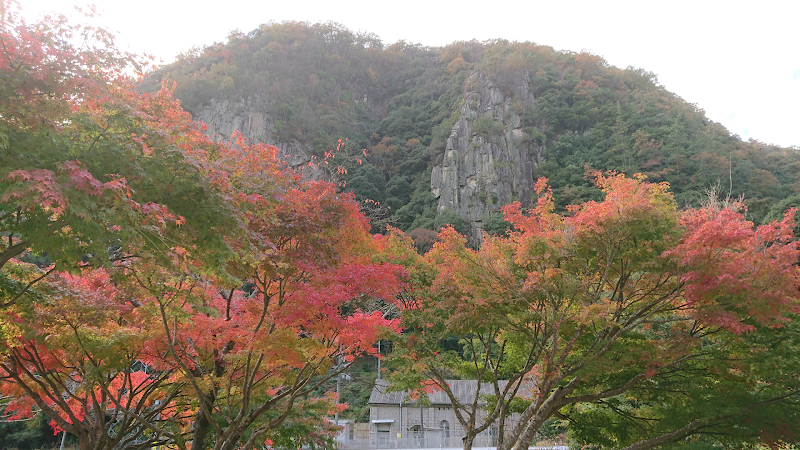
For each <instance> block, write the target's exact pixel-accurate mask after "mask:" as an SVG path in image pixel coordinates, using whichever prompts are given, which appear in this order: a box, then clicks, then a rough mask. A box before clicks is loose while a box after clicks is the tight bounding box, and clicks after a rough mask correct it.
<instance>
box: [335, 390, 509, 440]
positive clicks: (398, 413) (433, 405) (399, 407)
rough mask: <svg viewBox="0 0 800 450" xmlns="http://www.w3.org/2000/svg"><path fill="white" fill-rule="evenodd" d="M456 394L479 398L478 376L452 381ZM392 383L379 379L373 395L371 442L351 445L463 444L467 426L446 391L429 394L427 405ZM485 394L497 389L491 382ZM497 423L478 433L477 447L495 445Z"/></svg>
mask: <svg viewBox="0 0 800 450" xmlns="http://www.w3.org/2000/svg"><path fill="white" fill-rule="evenodd" d="M448 384H449V385H450V389H451V390H452V391H453V394H454V395H455V396H456V398H458V399H459V400H460V401H461V402H462V403H471V402H472V401H473V400H474V399H475V392H476V388H477V387H478V382H477V381H476V380H450V381H448ZM388 388H389V383H387V382H386V381H385V380H377V382H376V383H375V387H374V388H373V389H372V394H371V395H370V397H369V405H370V423H369V442H368V443H367V442H362V443H360V444H359V443H356V442H353V443H352V444H353V445H348V447H350V448H356V447H362V448H367V447H368V448H389V449H391V448H397V449H403V448H461V447H462V446H463V443H462V438H463V437H464V430H463V429H462V427H461V424H460V423H459V422H458V419H457V418H456V416H455V413H454V412H453V407H452V406H451V404H450V400H449V399H448V397H447V394H445V393H444V392H443V391H434V392H432V393H430V394H428V400H429V404H428V405H427V406H423V405H421V404H419V403H417V402H414V401H411V400H409V398H408V392H405V391H399V392H389V389H388ZM480 393H481V394H484V393H485V394H491V393H494V390H493V389H492V387H491V385H490V384H488V383H482V384H481V391H480ZM518 419H519V417H518V415H517V414H514V415H512V417H511V420H510V421H508V423H507V424H506V429H509V428H511V427H512V426H513V425H514V424H515V423H516V420H518ZM497 434H498V429H497V425H492V426H490V427H489V428H487V429H486V430H485V431H483V432H482V433H480V434H478V436H476V437H475V440H474V442H473V447H476V448H477V447H495V446H496V444H497Z"/></svg>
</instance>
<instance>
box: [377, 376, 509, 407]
mask: <svg viewBox="0 0 800 450" xmlns="http://www.w3.org/2000/svg"><path fill="white" fill-rule="evenodd" d="M446 381H447V384H448V385H449V386H450V390H451V391H453V395H455V397H456V398H457V399H459V401H461V403H472V401H473V400H474V399H475V391H476V390H477V388H478V381H477V380H446ZM506 383H507V381H501V382H500V387H501V388H502V387H504V386H505V385H506ZM489 394H494V388H493V387H492V384H491V383H481V386H480V392H479V395H489ZM428 400H430V402H431V405H450V399H449V398H448V397H447V394H445V392H444V391H442V390H437V391H433V392H430V393H429V394H428ZM401 401H402V402H403V404H413V403H415V402H412V401H410V400H409V399H408V391H395V392H389V382H388V381H386V380H375V387H373V388H372V393H371V394H370V396H369V403H370V404H371V405H397V404H399V403H400V402H401Z"/></svg>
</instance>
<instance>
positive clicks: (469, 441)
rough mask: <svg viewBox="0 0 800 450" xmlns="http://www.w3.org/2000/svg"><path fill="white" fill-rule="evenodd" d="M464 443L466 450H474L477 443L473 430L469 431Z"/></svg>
mask: <svg viewBox="0 0 800 450" xmlns="http://www.w3.org/2000/svg"><path fill="white" fill-rule="evenodd" d="M462 441H463V442H464V450H472V443H473V441H475V434H474V433H472V432H471V430H467V434H466V436H464V439H462Z"/></svg>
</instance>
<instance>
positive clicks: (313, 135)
mask: <svg viewBox="0 0 800 450" xmlns="http://www.w3.org/2000/svg"><path fill="white" fill-rule="evenodd" d="M162 81H172V82H175V83H176V84H175V86H176V90H175V95H176V97H178V98H179V99H181V101H182V105H183V107H184V108H185V109H186V110H188V111H189V112H191V113H192V114H193V116H194V117H195V118H196V119H197V120H200V121H202V122H205V123H206V124H207V125H208V133H210V134H211V135H213V136H216V137H217V138H219V139H225V138H228V137H229V136H230V134H231V133H232V132H233V131H234V130H239V131H240V132H242V134H243V135H244V136H245V137H246V138H248V139H250V140H253V141H261V142H265V143H269V144H273V145H275V146H277V147H278V148H280V149H281V151H282V152H283V153H284V155H285V157H286V159H287V161H289V163H290V164H293V165H300V164H303V163H305V162H308V161H309V160H310V158H312V157H317V158H321V157H322V156H323V155H324V154H325V153H326V152H329V151H331V150H333V149H336V148H337V146H339V147H340V151H344V153H349V154H361V150H362V149H366V155H367V156H366V158H365V160H361V159H359V161H360V162H361V164H356V163H352V164H350V165H349V166H348V167H347V168H348V173H347V175H346V177H345V181H346V184H345V189H346V190H352V191H353V192H354V193H355V195H356V196H357V198H359V199H360V200H365V199H370V200H375V201H378V202H380V203H381V204H382V205H384V206H385V207H387V208H388V209H387V210H386V212H387V214H388V220H389V221H390V222H391V223H393V224H395V225H396V226H398V227H399V228H401V229H403V230H414V229H416V228H423V229H435V228H437V227H439V226H441V225H442V224H443V223H451V224H453V225H455V226H456V228H457V229H460V230H461V231H463V232H465V233H470V234H471V235H472V237H473V238H474V239H479V236H480V230H481V229H485V230H487V231H489V232H497V231H501V230H502V229H504V227H505V225H504V223H503V222H502V219H501V218H500V215H499V207H500V206H502V205H504V204H506V203H509V202H511V201H520V202H521V203H522V204H523V205H529V204H530V203H531V201H532V200H533V195H535V194H533V193H532V185H533V183H534V181H535V180H536V179H538V178H539V177H547V178H549V179H550V184H551V186H552V187H553V190H554V193H555V195H556V198H557V201H558V205H559V207H561V208H564V207H565V206H566V205H568V204H572V203H578V202H581V201H585V200H587V199H595V198H599V190H598V189H597V188H596V187H594V186H593V184H592V182H591V177H589V176H587V174H589V173H591V172H592V171H594V170H615V171H621V172H624V173H626V174H631V175H632V174H635V173H642V174H644V175H646V176H647V177H648V178H649V179H650V180H651V181H658V182H660V181H665V182H668V183H669V184H670V185H671V189H672V191H673V192H674V193H675V197H676V199H677V201H678V202H679V204H681V205H697V204H698V203H699V202H701V201H703V199H705V198H706V197H707V195H706V193H707V191H708V190H709V189H712V188H714V187H715V186H716V187H717V190H718V191H720V192H722V193H723V195H730V196H732V197H739V196H744V202H745V204H746V205H747V207H748V217H749V218H750V219H751V220H754V221H756V222H758V221H761V220H762V219H763V218H764V217H766V216H774V215H775V214H776V211H777V210H776V208H778V207H781V208H783V207H786V206H790V205H792V204H797V203H800V178H799V177H800V151H798V149H797V148H781V147H777V146H771V145H765V144H762V143H760V142H757V141H753V140H750V141H742V140H741V139H740V138H739V137H738V136H732V135H731V134H730V133H729V132H728V131H727V130H726V129H725V128H724V127H723V126H722V125H720V124H719V123H715V122H713V121H710V120H709V119H708V118H707V117H706V116H705V114H704V112H703V110H702V109H700V108H699V107H698V106H697V105H693V104H689V103H687V102H685V101H684V100H682V99H681V98H680V97H678V96H677V95H675V94H673V93H671V92H669V91H667V90H666V89H664V88H663V87H662V86H660V85H659V84H658V81H657V78H656V76H655V75H654V74H652V73H649V72H647V71H646V70H643V69H636V68H631V67H629V68H627V69H619V68H617V67H613V66H610V65H609V64H608V63H606V62H605V61H604V60H603V59H602V58H601V57H599V56H597V55H592V54H589V53H573V52H562V51H556V50H554V49H553V48H551V47H548V46H543V45H537V44H534V43H531V42H509V41H506V40H493V41H486V42H477V41H469V42H454V43H452V44H450V45H448V46H446V47H423V46H420V45H415V44H410V43H407V42H404V41H400V42H397V43H394V44H391V45H384V43H383V42H381V41H380V39H379V38H378V37H377V36H375V35H374V34H369V33H354V32H352V31H350V30H348V29H346V28H344V27H343V26H341V25H338V24H336V23H331V22H329V23H321V24H309V23H304V22H284V23H278V24H269V25H262V26H260V27H259V28H257V29H255V30H253V31H251V32H250V33H247V34H243V33H234V34H231V35H230V36H229V38H228V41H227V42H224V43H217V44H214V45H211V46H208V47H206V48H202V49H201V48H196V49H194V50H192V51H190V52H187V53H186V54H183V55H180V57H179V58H178V59H177V60H176V61H175V62H174V63H172V64H169V65H167V66H164V67H162V68H161V69H159V70H158V71H156V72H155V73H153V74H152V75H151V77H150V79H149V80H148V81H146V82H145V83H144V85H143V89H155V87H156V86H158V85H159V83H161V82H162ZM731 95H736V93H731ZM339 139H342V140H343V144H339ZM348 161H350V162H352V161H354V159H348Z"/></svg>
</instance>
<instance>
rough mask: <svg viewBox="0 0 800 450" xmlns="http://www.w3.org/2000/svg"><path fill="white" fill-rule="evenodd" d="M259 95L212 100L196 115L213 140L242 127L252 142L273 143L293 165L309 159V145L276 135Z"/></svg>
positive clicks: (303, 162) (244, 133)
mask: <svg viewBox="0 0 800 450" xmlns="http://www.w3.org/2000/svg"><path fill="white" fill-rule="evenodd" d="M262 105H263V102H261V101H260V100H259V99H258V98H257V97H250V98H248V99H247V100H244V101H230V100H223V101H216V100H212V101H211V102H210V104H209V105H208V106H206V107H205V108H203V109H202V110H201V112H200V113H199V114H197V116H196V117H195V120H198V121H200V122H203V123H205V124H206V125H207V126H208V128H207V130H206V134H208V135H209V136H211V137H212V138H213V139H214V140H216V141H220V140H223V139H230V137H231V135H232V134H233V132H234V131H237V130H238V131H239V132H241V133H242V136H244V137H245V139H247V140H248V141H250V142H253V143H257V142H262V143H264V144H269V145H274V146H275V147H277V148H278V149H280V150H281V155H280V156H282V157H283V159H284V160H286V161H287V162H288V163H289V165H291V166H298V165H301V164H305V163H307V162H308V161H309V160H310V159H311V157H310V155H311V151H310V148H309V147H308V145H304V144H303V143H301V142H298V141H289V142H279V141H276V139H275V138H274V136H273V133H272V122H271V120H270V116H269V113H268V112H267V110H266V108H265V107H264V106H262Z"/></svg>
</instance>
